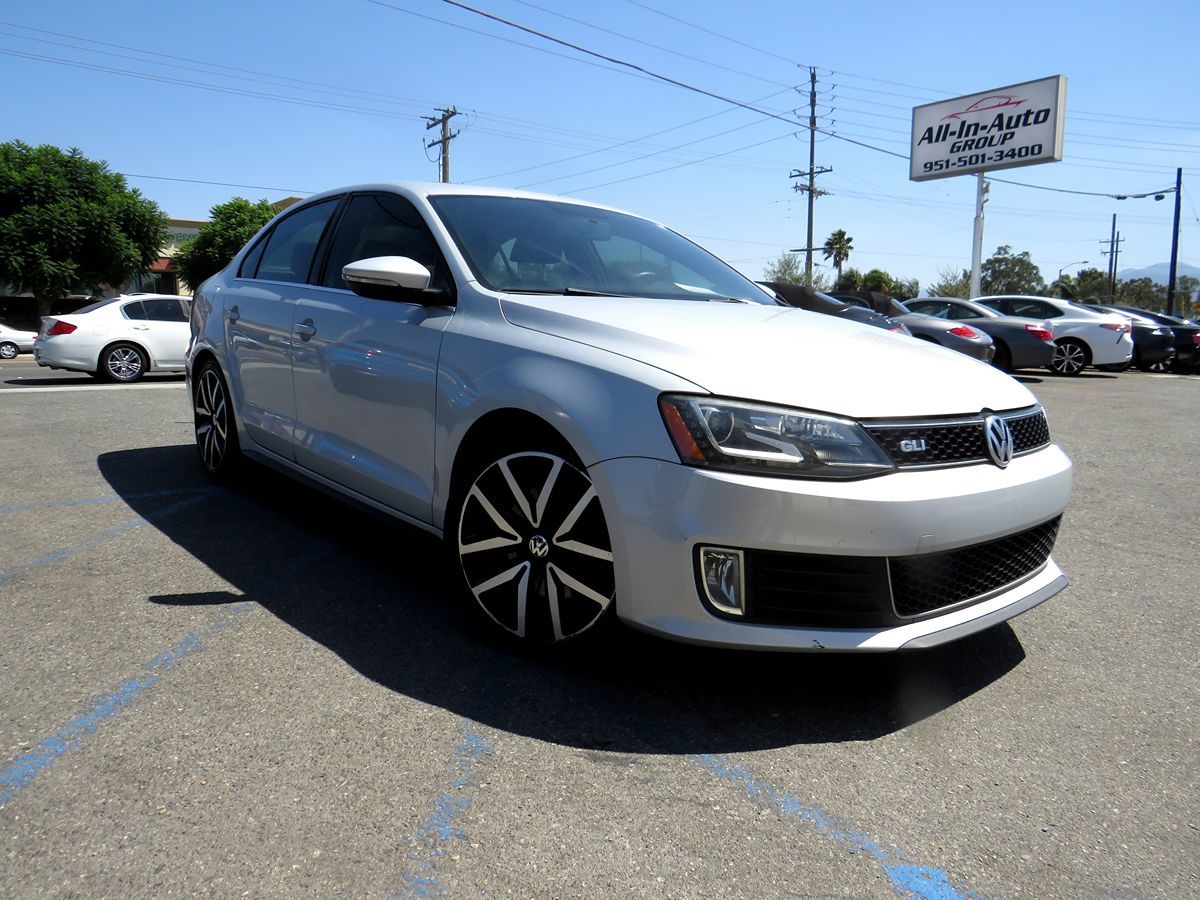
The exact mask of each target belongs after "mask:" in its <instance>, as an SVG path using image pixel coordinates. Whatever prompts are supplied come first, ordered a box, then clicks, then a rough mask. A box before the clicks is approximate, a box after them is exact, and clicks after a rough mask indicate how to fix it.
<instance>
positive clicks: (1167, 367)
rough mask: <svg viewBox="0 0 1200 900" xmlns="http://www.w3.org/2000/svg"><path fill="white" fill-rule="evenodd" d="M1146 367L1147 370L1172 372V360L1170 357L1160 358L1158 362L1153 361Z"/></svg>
mask: <svg viewBox="0 0 1200 900" xmlns="http://www.w3.org/2000/svg"><path fill="white" fill-rule="evenodd" d="M1144 369H1145V371H1147V372H1170V371H1171V360H1170V359H1160V360H1159V361H1158V362H1152V363H1150V364H1149V365H1147V366H1145V367H1144Z"/></svg>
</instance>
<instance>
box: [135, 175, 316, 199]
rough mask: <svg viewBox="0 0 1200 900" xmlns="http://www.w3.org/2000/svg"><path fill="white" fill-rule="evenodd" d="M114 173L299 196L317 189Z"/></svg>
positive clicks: (154, 179) (152, 179) (155, 179)
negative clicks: (305, 189)
mask: <svg viewBox="0 0 1200 900" xmlns="http://www.w3.org/2000/svg"><path fill="white" fill-rule="evenodd" d="M116 174H117V175H122V176H124V177H125V178H149V179H150V180H151V181H179V182H183V183H185V184H210V185H216V186H218V187H235V188H248V189H250V190H254V191H278V192H279V193H281V194H298V195H300V196H307V195H309V194H315V193H317V191H301V190H297V189H296V188H281V187H269V186H268V185H265V184H237V183H235V182H232V181H204V180H202V179H199V178H168V177H167V176H166V175H137V174H135V173H133V172H117V173H116Z"/></svg>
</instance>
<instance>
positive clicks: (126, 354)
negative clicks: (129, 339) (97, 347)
mask: <svg viewBox="0 0 1200 900" xmlns="http://www.w3.org/2000/svg"><path fill="white" fill-rule="evenodd" d="M148 368H150V361H149V360H148V359H147V358H146V354H145V353H144V352H143V351H142V349H141V348H140V347H135V346H134V345H133V344H113V345H112V346H111V347H105V348H104V352H103V353H101V354H100V368H99V369H98V371H99V373H100V375H101V377H102V378H104V379H105V380H106V381H123V382H131V381H137V380H138V379H140V378H141V377H142V376H143V375H145V374H146V370H147V369H148Z"/></svg>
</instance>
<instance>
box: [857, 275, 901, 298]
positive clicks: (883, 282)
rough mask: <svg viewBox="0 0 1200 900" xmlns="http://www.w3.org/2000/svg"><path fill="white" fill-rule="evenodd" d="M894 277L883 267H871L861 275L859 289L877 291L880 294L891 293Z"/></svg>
mask: <svg viewBox="0 0 1200 900" xmlns="http://www.w3.org/2000/svg"><path fill="white" fill-rule="evenodd" d="M894 286H895V279H894V278H892V276H891V275H889V274H888V273H887V272H885V271H884V270H883V269H871V271H869V272H867V273H866V274H865V275H863V277H862V282H861V283H860V284H859V286H858V287H859V290H863V291H878V292H879V293H880V294H891V292H892V289H893V287H894Z"/></svg>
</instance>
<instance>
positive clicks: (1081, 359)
mask: <svg viewBox="0 0 1200 900" xmlns="http://www.w3.org/2000/svg"><path fill="white" fill-rule="evenodd" d="M1091 361H1092V354H1091V353H1089V352H1088V348H1087V346H1086V345H1085V344H1083V343H1082V342H1081V341H1076V340H1073V339H1072V338H1063V339H1062V340H1061V341H1058V342H1057V343H1056V344H1055V345H1054V356H1052V357H1050V364H1049V365H1047V366H1046V368H1047V369H1049V370H1050V371H1051V372H1053V373H1054V374H1055V375H1071V376H1074V375H1078V374H1079V373H1080V372H1082V371H1083V370H1084V369H1086V368H1087V367H1088V366H1089V365H1090V364H1091Z"/></svg>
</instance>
